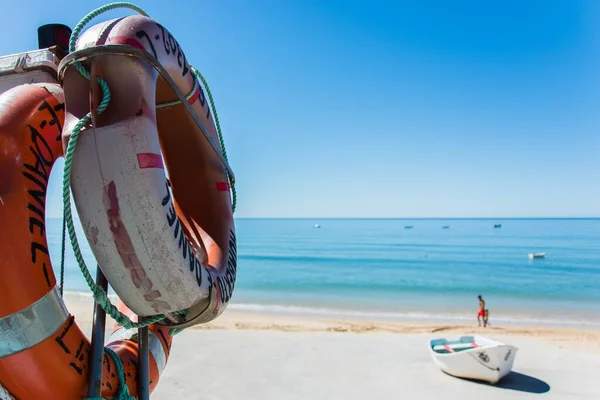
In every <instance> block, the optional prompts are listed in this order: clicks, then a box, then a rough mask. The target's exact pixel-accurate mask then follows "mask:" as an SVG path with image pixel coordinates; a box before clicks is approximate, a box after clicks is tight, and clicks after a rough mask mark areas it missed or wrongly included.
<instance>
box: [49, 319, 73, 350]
mask: <svg viewBox="0 0 600 400" xmlns="http://www.w3.org/2000/svg"><path fill="white" fill-rule="evenodd" d="M74 322H75V317H74V316H72V315H71V316H69V322H68V323H67V326H65V329H63V330H62V332H61V333H60V334H59V335H58V336H56V337H55V338H54V341H56V343H58V345H59V346H60V348H61V349H63V351H64V352H65V353H67V354H71V350H69V348H68V347H67V345H66V344H65V342H63V339H64V338H65V336H66V335H67V333H68V332H69V330H70V329H71V328H72V327H73V323H74Z"/></svg>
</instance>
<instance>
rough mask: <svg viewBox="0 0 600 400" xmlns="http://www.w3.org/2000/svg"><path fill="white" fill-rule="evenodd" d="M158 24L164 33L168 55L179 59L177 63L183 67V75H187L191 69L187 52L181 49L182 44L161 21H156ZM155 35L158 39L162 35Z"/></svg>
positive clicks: (163, 38)
mask: <svg viewBox="0 0 600 400" xmlns="http://www.w3.org/2000/svg"><path fill="white" fill-rule="evenodd" d="M156 26H157V27H158V28H159V29H160V31H161V33H162V42H163V47H164V49H165V53H167V55H168V56H171V57H175V58H176V59H177V65H179V68H181V76H186V75H187V74H188V72H189V71H190V69H189V64H188V62H187V58H186V57H185V53H184V52H183V50H181V46H180V45H179V43H178V42H177V40H175V38H174V37H173V35H171V33H170V32H169V31H168V30H167V29H165V27H163V26H162V25H161V24H159V23H156ZM154 37H155V39H156V40H160V35H155V36H154Z"/></svg>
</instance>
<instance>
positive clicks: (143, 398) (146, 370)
mask: <svg viewBox="0 0 600 400" xmlns="http://www.w3.org/2000/svg"><path fill="white" fill-rule="evenodd" d="M139 320H140V321H143V320H144V318H143V317H139ZM138 338H139V345H140V347H139V352H138V374H139V376H138V400H149V399H150V360H149V359H148V327H147V326H146V327H143V328H138Z"/></svg>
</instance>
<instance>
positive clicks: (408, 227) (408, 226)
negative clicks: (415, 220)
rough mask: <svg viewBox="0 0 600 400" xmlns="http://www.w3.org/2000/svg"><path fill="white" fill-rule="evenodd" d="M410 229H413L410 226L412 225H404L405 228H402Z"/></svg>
mask: <svg viewBox="0 0 600 400" xmlns="http://www.w3.org/2000/svg"><path fill="white" fill-rule="evenodd" d="M412 228H413V226H412V225H406V226H405V227H404V229H412Z"/></svg>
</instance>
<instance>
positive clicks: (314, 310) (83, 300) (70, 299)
mask: <svg viewBox="0 0 600 400" xmlns="http://www.w3.org/2000/svg"><path fill="white" fill-rule="evenodd" d="M108 297H109V298H110V300H111V302H112V303H113V304H116V303H117V302H118V297H117V295H116V294H114V293H111V294H109V295H108ZM65 302H66V303H69V304H81V305H87V306H88V307H89V309H90V313H91V309H92V305H93V297H92V294H91V293H89V292H71V291H66V292H65ZM530 310H531V309H530ZM444 311H445V312H444ZM225 313H227V314H235V315H238V316H240V317H241V316H244V315H252V316H261V317H262V318H263V319H275V320H280V319H292V320H298V321H299V320H304V321H306V320H311V321H312V320H314V321H345V322H346V323H349V322H353V323H358V324H376V325H403V326H406V325H410V326H417V325H418V326H428V325H432V326H440V325H443V326H461V327H476V324H477V319H476V316H475V315H476V312H475V311H472V310H462V309H450V310H439V311H437V312H434V311H433V310H431V309H430V308H426V307H421V308H419V309H414V308H403V309H396V310H377V309H371V310H368V309H352V308H336V307H327V306H325V307H312V306H310V305H289V304H287V305H283V304H271V303H236V302H234V303H229V305H228V306H227V309H226V310H225ZM592 315H593V313H592ZM583 316H587V317H589V316H590V314H589V312H588V313H584V312H581V311H579V312H571V313H569V312H566V311H565V310H552V309H547V310H535V311H533V312H529V313H523V312H518V311H517V310H512V309H493V310H491V317H490V320H489V323H490V326H492V327H496V326H497V327H502V328H504V329H509V328H510V329H517V330H518V329H520V328H523V327H536V328H545V329H563V328H564V329H567V330H582V329H583V330H592V331H593V330H599V331H600V314H598V316H597V317H596V318H587V319H586V320H583Z"/></svg>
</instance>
